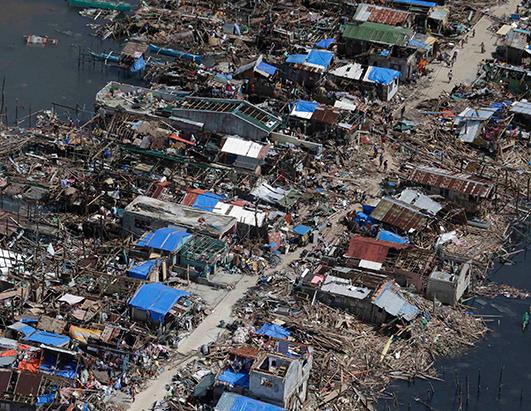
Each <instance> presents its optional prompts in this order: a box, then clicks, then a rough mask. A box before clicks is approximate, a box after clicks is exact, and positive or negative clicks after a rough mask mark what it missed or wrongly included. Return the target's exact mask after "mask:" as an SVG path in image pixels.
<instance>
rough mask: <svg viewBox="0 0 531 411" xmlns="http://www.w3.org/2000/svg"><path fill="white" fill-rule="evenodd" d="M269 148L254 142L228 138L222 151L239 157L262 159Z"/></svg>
mask: <svg viewBox="0 0 531 411" xmlns="http://www.w3.org/2000/svg"><path fill="white" fill-rule="evenodd" d="M267 149H268V146H265V145H263V144H258V143H255V142H253V141H248V140H243V139H241V138H238V137H227V140H225V144H223V148H222V149H221V151H222V152H223V153H229V154H236V155H238V156H244V157H251V158H256V159H262V158H264V157H265V156H266V154H267Z"/></svg>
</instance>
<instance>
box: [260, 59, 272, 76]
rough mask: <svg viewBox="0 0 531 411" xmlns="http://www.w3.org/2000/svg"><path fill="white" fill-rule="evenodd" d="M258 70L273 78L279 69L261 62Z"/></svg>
mask: <svg viewBox="0 0 531 411" xmlns="http://www.w3.org/2000/svg"><path fill="white" fill-rule="evenodd" d="M256 69H257V70H260V71H263V72H264V73H267V74H269V75H270V76H273V75H274V74H275V73H276V72H277V68H276V67H275V66H272V65H271V64H267V63H266V62H265V61H261V62H260V64H258V65H257V66H256Z"/></svg>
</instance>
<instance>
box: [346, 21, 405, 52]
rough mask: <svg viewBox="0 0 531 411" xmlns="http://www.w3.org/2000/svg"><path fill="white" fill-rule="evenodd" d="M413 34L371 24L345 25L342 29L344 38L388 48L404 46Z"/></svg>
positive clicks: (399, 29) (398, 28)
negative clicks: (388, 46) (382, 45)
mask: <svg viewBox="0 0 531 411" xmlns="http://www.w3.org/2000/svg"><path fill="white" fill-rule="evenodd" d="M414 34H415V32H414V31H413V30H411V29H408V28H404V27H394V26H388V25H386V24H380V23H372V22H364V23H361V24H354V23H347V24H345V25H344V26H343V27H342V36H343V37H344V38H347V39H350V40H359V41H366V42H370V43H378V44H384V45H390V46H406V45H407V43H408V41H409V40H410V39H411V38H412V37H413V35H414Z"/></svg>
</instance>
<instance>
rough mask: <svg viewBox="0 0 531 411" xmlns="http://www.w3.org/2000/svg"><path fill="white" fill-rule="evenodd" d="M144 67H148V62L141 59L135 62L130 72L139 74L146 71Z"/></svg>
mask: <svg viewBox="0 0 531 411" xmlns="http://www.w3.org/2000/svg"><path fill="white" fill-rule="evenodd" d="M144 67H146V62H145V60H144V57H140V58H138V59H136V60H135V62H134V63H133V65H132V66H131V68H130V70H131V73H137V72H139V71H141V70H144Z"/></svg>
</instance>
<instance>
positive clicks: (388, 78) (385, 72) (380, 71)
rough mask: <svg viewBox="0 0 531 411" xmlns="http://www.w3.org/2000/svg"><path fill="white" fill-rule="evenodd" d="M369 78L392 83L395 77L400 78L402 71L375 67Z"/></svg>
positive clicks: (377, 81) (378, 81) (382, 82)
mask: <svg viewBox="0 0 531 411" xmlns="http://www.w3.org/2000/svg"><path fill="white" fill-rule="evenodd" d="M367 78H368V79H369V80H371V81H374V82H375V83H379V84H390V83H392V82H393V81H394V79H397V78H400V72H399V71H396V70H392V69H388V68H383V67H373V68H372V69H371V72H370V73H369V76H368V77H367Z"/></svg>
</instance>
